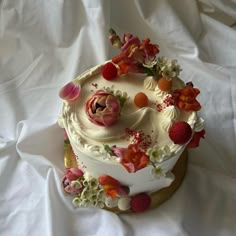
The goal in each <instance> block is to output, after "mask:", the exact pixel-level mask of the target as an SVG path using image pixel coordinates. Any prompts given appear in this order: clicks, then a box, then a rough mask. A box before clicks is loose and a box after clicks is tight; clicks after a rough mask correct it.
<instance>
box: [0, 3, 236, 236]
mask: <svg viewBox="0 0 236 236" xmlns="http://www.w3.org/2000/svg"><path fill="white" fill-rule="evenodd" d="M109 27H113V28H114V29H115V30H116V31H117V32H118V33H119V34H123V33H124V32H131V33H133V34H134V35H138V36H140V37H141V38H145V37H147V36H148V37H150V38H151V40H152V42H156V43H157V44H158V45H159V46H160V50H161V55H166V56H168V57H170V58H176V59H178V61H179V63H180V64H181V65H182V68H183V73H182V79H183V80H185V81H186V82H187V81H190V80H191V81H193V83H194V85H195V86H196V87H198V88H199V89H200V90H201V94H200V96H199V100H200V102H201V104H202V107H203V109H202V110H201V116H202V117H203V118H204V119H205V122H206V132H207V136H206V139H205V140H204V141H202V142H201V146H200V147H199V148H198V149H195V150H191V151H190V152H189V164H188V171H187V175H186V178H185V180H184V182H183V184H182V185H181V187H180V188H179V190H178V191H177V192H176V193H175V195H174V196H173V197H172V198H171V199H170V200H169V201H167V202H165V203H164V204H163V205H161V206H160V207H159V208H157V209H154V210H151V211H148V212H145V213H143V214H138V215H132V214H123V215H116V214H113V213H110V212H107V211H104V210H99V209H74V208H73V206H72V204H71V199H70V197H68V196H67V195H66V194H65V193H64V192H63V189H62V187H61V182H60V181H61V178H62V175H63V173H64V167H63V132H62V130H61V129H60V128H59V127H58V125H57V124H56V121H57V116H58V114H59V113H60V109H61V105H62V101H61V100H60V99H59V97H58V91H59V89H60V88H61V87H62V86H63V85H64V84H66V83H67V82H69V81H71V80H72V79H73V78H75V77H76V76H77V75H78V74H80V73H82V72H83V71H85V70H86V69H88V68H90V67H92V66H95V65H96V64H99V63H102V62H103V61H105V60H107V59H109V58H111V57H112V56H114V55H115V53H117V51H115V50H114V49H112V48H111V46H110V44H109V41H108V39H107V31H108V29H109ZM235 144H236V2H235V1H234V0H232V1H230V0H229V1H223V0H217V1H213V0H200V1H194V0H175V1H174V0H173V1H166V0H148V1H144V0H130V1H126V0H119V1H115V0H111V1H108V0H104V1H102V0H83V1H82V0H78V1H76V0H74V1H72V0H67V1H66V0H64V1H63V0H54V1H52V0H38V1H32V0H2V1H0V175H1V178H0V193H1V194H0V204H1V205H0V235H2V236H18V235H19V236H27V235H33V236H37V235H38V236H41V235H44V236H51V235H53V236H54V235H57V236H65V235H70V236H75V235H82V236H87V235H96V236H100V235H104V236H106V235H117V236H119V235H122V236H124V235H127V236H131V235H135V236H136V235H137V236H143V235H161V236H163V235H167V236H170V235H171V236H172V235H173V236H177V235H181V236H182V235H191V236H194V235H196V236H198V235H201V236H203V235H206V236H209V235H214V236H219V235H224V236H228V235H235V234H236V224H235V219H236V205H235V203H236V188H235V186H236V171H235V169H236V147H235Z"/></svg>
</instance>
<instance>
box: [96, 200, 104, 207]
mask: <svg viewBox="0 0 236 236" xmlns="http://www.w3.org/2000/svg"><path fill="white" fill-rule="evenodd" d="M94 206H95V207H98V208H103V207H104V206H105V204H104V202H103V201H101V200H99V199H97V201H96V202H95V204H94Z"/></svg>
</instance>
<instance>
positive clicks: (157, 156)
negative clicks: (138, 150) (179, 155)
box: [147, 145, 173, 163]
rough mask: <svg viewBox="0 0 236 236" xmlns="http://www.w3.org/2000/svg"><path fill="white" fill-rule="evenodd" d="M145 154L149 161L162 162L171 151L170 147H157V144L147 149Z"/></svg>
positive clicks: (170, 154) (169, 155)
mask: <svg viewBox="0 0 236 236" xmlns="http://www.w3.org/2000/svg"><path fill="white" fill-rule="evenodd" d="M147 154H148V156H149V158H150V161H152V162H154V163H156V162H162V161H163V160H165V159H166V158H168V157H171V156H172V155H173V153H172V152H171V150H170V147H169V146H167V145H165V146H164V147H159V146H158V145H155V146H153V147H152V148H149V149H148V150H147Z"/></svg>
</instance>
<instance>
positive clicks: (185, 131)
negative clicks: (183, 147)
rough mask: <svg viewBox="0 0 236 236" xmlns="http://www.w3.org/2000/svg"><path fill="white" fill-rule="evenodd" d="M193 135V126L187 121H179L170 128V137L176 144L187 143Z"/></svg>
mask: <svg viewBox="0 0 236 236" xmlns="http://www.w3.org/2000/svg"><path fill="white" fill-rule="evenodd" d="M191 136H192V129H191V126H190V125H189V124H188V123H187V122H185V121H178V122H176V123H174V124H173V125H172V126H171V127H170V129H169V137H170V139H171V140H172V141H173V142H174V143H175V144H185V143H186V142H187V141H189V139H190V138H191Z"/></svg>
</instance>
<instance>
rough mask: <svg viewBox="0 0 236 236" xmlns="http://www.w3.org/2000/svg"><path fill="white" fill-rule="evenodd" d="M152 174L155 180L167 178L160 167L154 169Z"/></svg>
mask: <svg viewBox="0 0 236 236" xmlns="http://www.w3.org/2000/svg"><path fill="white" fill-rule="evenodd" d="M152 174H153V175H154V177H155V178H157V179H159V178H161V177H165V172H164V171H163V169H162V168H161V167H160V166H156V167H154V168H153V169H152Z"/></svg>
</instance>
